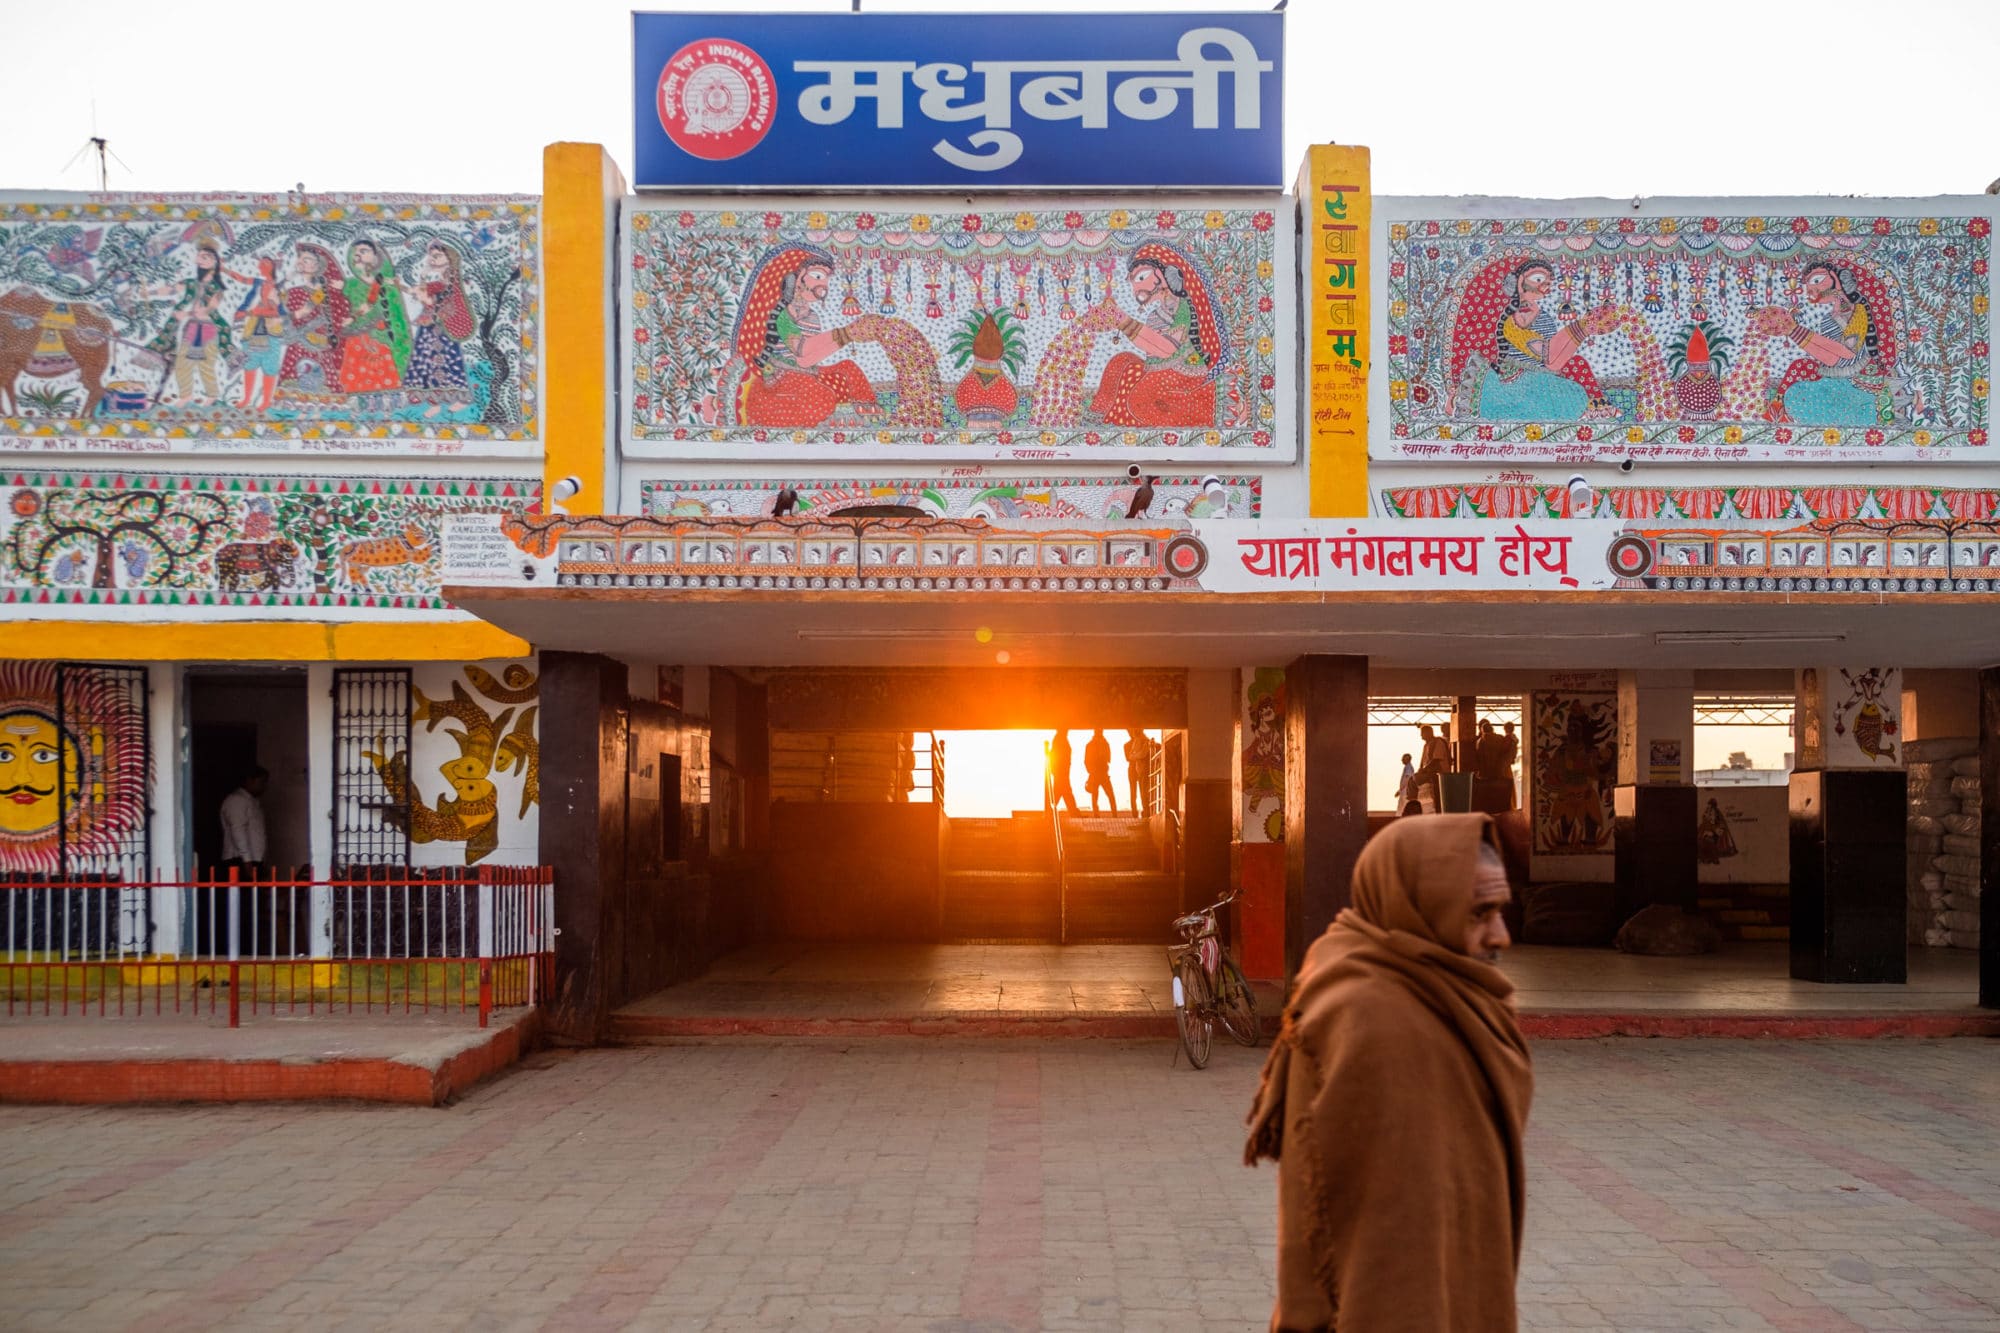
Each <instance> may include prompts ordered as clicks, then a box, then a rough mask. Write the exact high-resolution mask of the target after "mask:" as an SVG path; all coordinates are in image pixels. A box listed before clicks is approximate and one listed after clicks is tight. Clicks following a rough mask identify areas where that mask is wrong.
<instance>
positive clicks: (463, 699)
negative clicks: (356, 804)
mask: <svg viewBox="0 0 2000 1333" xmlns="http://www.w3.org/2000/svg"><path fill="white" fill-rule="evenodd" d="M462 670H463V672H464V674H465V680H464V681H463V682H460V681H458V680H453V681H452V682H451V695H450V697H449V698H444V699H430V698H426V697H425V696H424V693H423V691H421V690H418V691H416V692H415V699H416V703H415V706H414V708H413V710H412V721H414V722H419V723H422V724H423V733H422V734H420V736H419V737H418V745H419V746H420V747H421V746H422V745H423V735H428V734H433V733H438V732H440V731H442V734H443V735H444V736H446V737H448V738H449V739H450V741H451V743H452V745H453V747H454V749H455V751H456V753H454V754H453V755H451V756H450V757H448V758H446V759H445V760H444V761H443V762H441V763H439V764H438V765H437V776H438V777H439V778H441V779H443V785H442V786H440V785H439V784H437V783H435V782H432V781H429V780H427V778H426V777H425V776H424V775H423V774H420V773H413V772H412V763H411V758H410V755H409V753H407V752H397V753H394V754H388V753H383V752H381V751H375V750H368V751H363V756H364V757H365V758H366V759H367V760H368V761H369V763H371V764H372V765H374V767H375V771H376V773H377V774H378V775H380V777H381V779H382V785H383V787H384V788H385V789H386V790H387V791H388V793H389V797H390V799H391V800H392V801H394V802H396V805H395V806H394V807H391V808H390V809H389V810H388V811H387V812H386V813H387V814H388V816H389V818H390V821H391V822H392V823H399V821H401V820H402V819H403V818H404V816H403V808H404V806H405V805H407V807H408V811H409V813H408V817H407V818H408V824H409V828H408V832H409V835H410V841H411V842H413V843H432V842H445V843H463V844H465V864H466V865H477V864H478V863H479V862H480V861H482V860H484V859H485V858H486V857H488V856H491V855H492V854H493V852H494V851H495V849H497V848H498V847H499V845H500V831H501V825H502V824H503V823H509V822H519V821H520V820H524V819H526V818H527V817H528V812H529V811H530V810H532V809H533V808H534V807H535V806H537V805H539V804H540V803H541V798H542V757H541V743H540V741H539V740H538V739H537V737H536V732H535V718H536V715H537V714H538V713H539V712H540V707H541V706H540V704H539V703H538V702H537V701H538V699H539V697H540V692H541V681H540V678H539V677H538V676H537V675H536V674H535V671H534V669H533V668H531V667H529V666H527V665H524V664H522V663H518V662H516V663H512V664H510V665H508V666H507V667H506V668H505V669H504V670H502V671H501V672H500V673H499V674H498V675H497V676H496V675H495V674H494V673H493V672H492V671H490V670H488V669H486V668H485V667H481V666H466V667H464V668H462ZM468 684H469V685H470V686H471V687H472V688H471V689H469V690H468V689H467V688H466V686H467V685H468ZM432 757H435V756H432ZM503 786H504V788H505V790H503ZM503 800H505V801H507V802H508V805H507V806H506V807H503V806H502V804H501V803H502V801H503ZM399 826H400V825H399Z"/></svg>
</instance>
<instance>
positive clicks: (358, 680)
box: [333, 667, 411, 878]
mask: <svg viewBox="0 0 2000 1333" xmlns="http://www.w3.org/2000/svg"><path fill="white" fill-rule="evenodd" d="M410 697H411V685H410V672H409V669H408V668H407V667H401V668H369V669H366V670H357V669H349V668H341V669H337V670H335V671H334V673H333V871H334V875H335V877H336V878H338V877H341V876H344V875H348V874H351V873H353V872H355V871H358V870H361V869H363V868H365V867H370V866H407V865H408V864H409V863H410Z"/></svg>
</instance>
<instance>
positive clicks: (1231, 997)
mask: <svg viewBox="0 0 2000 1333" xmlns="http://www.w3.org/2000/svg"><path fill="white" fill-rule="evenodd" d="M1235 901H1236V895H1235V894H1233V893H1232V894H1230V895H1229V896H1228V897H1226V898H1224V899H1223V900H1222V901H1221V902H1218V903H1216V904H1214V905H1213V906H1210V907H1204V908H1202V909H1201V910H1200V911H1199V912H1190V913H1188V914H1187V915H1186V916H1183V917H1179V918H1177V919H1176V920H1175V921H1174V929H1175V930H1176V931H1178V932H1179V933H1180V937H1181V943H1179V944H1170V945H1168V946H1167V966H1168V967H1169V968H1170V969H1171V970H1172V973H1173V987H1174V1026H1175V1027H1176V1028H1178V1029H1179V1031H1180V1037H1181V1049H1182V1050H1184V1051H1186V1052H1187V1057H1188V1063H1189V1064H1191V1065H1193V1066H1194V1067H1195V1068H1196V1069H1202V1068H1205V1067H1207V1065H1208V1046H1209V1038H1210V1037H1211V1036H1212V1035H1213V1034H1214V1031H1215V1025H1216V1023H1217V1022H1218V1021H1220V1022H1221V1024H1222V1026H1223V1030H1224V1031H1226V1032H1228V1033H1229V1035H1230V1036H1231V1037H1233V1038H1234V1039H1235V1040H1236V1042H1237V1044H1238V1045H1242V1046H1255V1045H1256V1044H1257V1040H1258V1036H1259V1033H1258V1031H1257V998H1256V996H1254V995H1252V994H1251V992H1250V983H1249V982H1248V981H1247V980H1245V979H1244V976H1243V970H1242V969H1241V968H1239V967H1237V966H1236V963H1235V961H1234V960H1233V959H1231V958H1228V957H1226V956H1225V955H1224V954H1223V952H1222V937H1221V934H1220V932H1219V929H1218V927H1217V925H1216V920H1215V914H1216V913H1217V912H1219V911H1221V910H1222V909H1223V908H1225V907H1227V906H1229V904H1231V903H1233V902H1235Z"/></svg>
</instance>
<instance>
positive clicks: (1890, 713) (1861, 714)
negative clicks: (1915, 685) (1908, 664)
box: [1829, 667, 1900, 767]
mask: <svg viewBox="0 0 2000 1333" xmlns="http://www.w3.org/2000/svg"><path fill="white" fill-rule="evenodd" d="M1838 670H1839V672H1840V687H1839V688H1838V689H1837V690H1835V691H1834V703H1833V707H1832V708H1831V710H1829V711H1831V712H1832V714H1833V734H1834V736H1835V738H1836V741H1837V742H1838V741H1840V740H1849V743H1850V744H1851V745H1852V747H1853V749H1854V751H1855V752H1856V753H1858V754H1860V755H1863V756H1865V757H1866V758H1867V759H1869V760H1870V761H1871V762H1873V761H1883V762H1886V763H1888V764H1889V765H1891V766H1892V767H1893V766H1894V765H1895V764H1896V763H1897V762H1898V761H1897V758H1896V753H1897V745H1896V715H1897V713H1898V712H1899V711H1900V699H1899V698H1891V697H1887V696H1888V695H1889V694H1890V692H1891V691H1892V690H1896V689H1898V687H1899V681H1898V673H1897V670H1896V668H1894V667H1889V668H1887V669H1884V668H1882V667H1867V668H1862V669H1856V670H1851V671H1850V670H1848V669H1847V668H1845V667H1841V668H1838ZM1850 738H1851V740H1850Z"/></svg>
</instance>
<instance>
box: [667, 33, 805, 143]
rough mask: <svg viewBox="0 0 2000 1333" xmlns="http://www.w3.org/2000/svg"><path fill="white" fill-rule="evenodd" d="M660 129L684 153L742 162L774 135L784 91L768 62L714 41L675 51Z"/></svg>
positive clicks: (746, 49) (734, 44) (732, 44)
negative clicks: (767, 137) (781, 93)
mask: <svg viewBox="0 0 2000 1333" xmlns="http://www.w3.org/2000/svg"><path fill="white" fill-rule="evenodd" d="M655 104H656V108H657V110H658V112H659V116H660V128H661V129H663V130H665V131H666V132H667V137H668V138H669V139H672V140H673V141H674V143H675V144H676V145H677V146H678V147H679V148H680V149H681V151H682V152H684V153H687V154H689V155H690V156H692V157H699V158H703V159H705V160H707V161H710V162H721V161H725V160H727V159H729V158H732V157H741V156H743V154H745V153H747V152H749V151H750V150H751V149H752V148H755V147H756V146H757V145H758V144H760V143H762V142H763V141H764V136H765V135H766V134H769V133H770V132H771V121H772V118H773V113H774V112H775V110H776V108H777V104H778V87H777V84H776V82H775V81H774V80H773V79H772V77H771V67H770V66H769V65H767V64H765V63H764V58H763V57H762V56H760V55H758V54H757V53H756V52H755V51H752V50H751V49H750V48H749V47H747V46H745V45H743V44H742V43H741V42H731V41H725V40H723V39H721V38H715V37H709V38H703V39H702V40H700V41H696V42H689V43H688V44H687V45H686V46H683V47H682V48H681V49H680V50H678V51H676V52H674V54H673V56H672V58H670V59H669V60H668V61H667V63H666V65H665V67H664V68H662V69H661V70H660V83H659V87H658V89H657V90H656V93H655Z"/></svg>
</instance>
